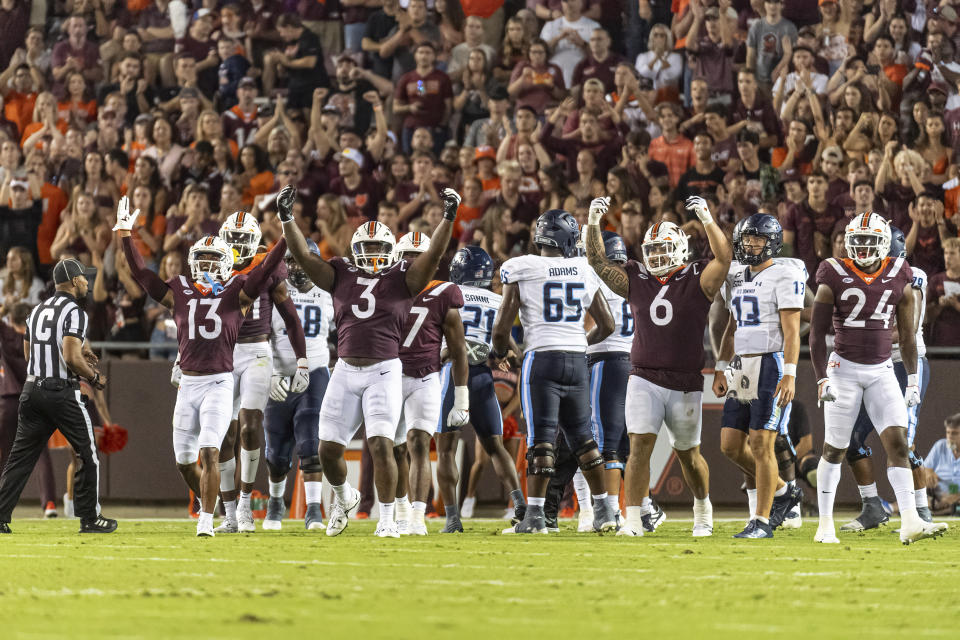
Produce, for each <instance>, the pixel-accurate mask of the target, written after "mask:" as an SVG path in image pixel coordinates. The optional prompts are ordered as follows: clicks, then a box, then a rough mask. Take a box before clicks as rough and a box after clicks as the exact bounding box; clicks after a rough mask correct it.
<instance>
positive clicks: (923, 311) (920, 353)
mask: <svg viewBox="0 0 960 640" xmlns="http://www.w3.org/2000/svg"><path fill="white" fill-rule="evenodd" d="M911 271H913V288H914V289H916V290H917V291H919V292H920V299H919V300H918V301H917V304H918V305H919V306H920V317H919V319H918V320H917V357H918V358H923V357H924V356H926V355H927V344H926V343H925V342H924V341H923V321H924V319H925V318H926V315H927V274H926V272H924V270H923V269H918V268H916V267H911ZM890 357H891V358H892V359H893V361H894V362H901V361H902V360H903V357H902V356H901V355H900V343H899V342H894V343H893V352H892V353H891V356H890Z"/></svg>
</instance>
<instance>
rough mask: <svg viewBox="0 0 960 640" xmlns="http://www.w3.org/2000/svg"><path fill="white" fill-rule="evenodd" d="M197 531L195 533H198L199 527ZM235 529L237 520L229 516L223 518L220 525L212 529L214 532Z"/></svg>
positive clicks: (226, 531) (236, 529) (227, 531)
mask: <svg viewBox="0 0 960 640" xmlns="http://www.w3.org/2000/svg"><path fill="white" fill-rule="evenodd" d="M197 531H198V533H197V535H200V533H199V527H198V529H197ZM237 531H239V529H238V528H237V521H236V520H231V519H229V518H224V519H223V522H221V523H220V526H219V527H217V528H216V529H214V530H213V532H214V533H236V532H237Z"/></svg>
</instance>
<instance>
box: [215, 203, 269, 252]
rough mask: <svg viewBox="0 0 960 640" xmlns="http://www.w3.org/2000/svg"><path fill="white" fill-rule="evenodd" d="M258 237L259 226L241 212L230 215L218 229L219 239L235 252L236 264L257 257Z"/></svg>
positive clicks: (247, 214)
mask: <svg viewBox="0 0 960 640" xmlns="http://www.w3.org/2000/svg"><path fill="white" fill-rule="evenodd" d="M260 237H261V233H260V225H259V224H257V221H256V219H255V218H254V217H253V216H252V215H250V214H249V213H244V212H243V211H237V212H236V213H232V214H230V216H229V217H228V218H227V219H226V220H225V221H224V223H223V225H222V226H221V227H220V239H221V240H223V241H224V242H226V243H227V245H229V246H230V247H231V248H232V249H233V250H234V251H236V261H237V262H246V261H247V260H249V259H251V258H252V257H253V256H255V255H257V247H259V246H260Z"/></svg>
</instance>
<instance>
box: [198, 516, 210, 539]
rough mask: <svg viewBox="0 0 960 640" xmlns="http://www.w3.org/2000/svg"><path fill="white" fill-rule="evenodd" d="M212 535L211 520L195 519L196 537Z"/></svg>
mask: <svg viewBox="0 0 960 640" xmlns="http://www.w3.org/2000/svg"><path fill="white" fill-rule="evenodd" d="M213 536H214V533H213V522H212V521H210V522H206V523H204V522H203V521H202V520H197V537H198V538H212V537H213Z"/></svg>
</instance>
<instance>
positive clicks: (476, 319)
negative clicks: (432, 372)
mask: <svg viewBox="0 0 960 640" xmlns="http://www.w3.org/2000/svg"><path fill="white" fill-rule="evenodd" d="M450 281H451V282H453V283H455V284H457V285H459V286H460V290H461V291H462V292H463V301H464V305H463V307H462V308H461V309H460V319H461V320H462V321H463V331H464V336H465V340H466V347H467V361H468V363H469V365H470V368H469V378H468V381H467V389H468V392H469V394H470V424H471V425H472V426H473V430H474V431H475V432H476V434H477V440H478V441H479V442H480V446H481V447H483V450H484V451H486V453H487V455H489V456H490V461H491V462H492V463H493V470H494V471H495V472H496V473H497V477H498V478H500V482H501V483H502V484H503V486H504V488H506V489H507V491H509V492H510V498H511V499H512V500H513V510H514V517H515V518H516V520H517V521H518V522H519V521H520V520H523V516H524V514H525V513H526V509H527V505H526V501H525V499H524V497H523V491H521V490H520V479H519V478H518V477H517V468H516V465H515V464H514V460H513V457H511V455H510V454H509V453H508V452H507V449H506V447H504V446H503V416H502V415H501V414H500V402H499V400H497V393H496V389H495V387H494V381H493V373H492V372H491V370H490V366H489V364H488V362H489V357H490V348H491V346H492V344H493V321H494V319H495V318H496V316H497V310H498V309H499V308H500V304H501V302H502V298H501V297H500V296H499V295H498V294H496V293H494V292H492V291H490V283H491V282H492V281H493V260H492V259H491V258H490V256H489V255H487V252H486V251H484V250H483V249H481V248H480V247H477V246H467V247H464V248H463V249H460V250H459V251H457V253H456V255H455V256H454V257H453V260H452V261H451V262H450ZM510 349H511V350H512V351H513V352H514V353H519V352H520V348H519V347H517V346H516V344H515V343H513V341H512V338H511V347H510ZM452 371H453V364H452V363H448V364H446V365H445V366H444V368H443V377H442V383H443V389H444V393H443V411H441V413H440V415H441V416H442V415H445V412H446V413H448V412H449V411H450V409H452V408H453V403H454V386H453V385H452V384H450V382H451V374H452ZM459 433H460V428H459V427H457V426H455V425H451V424H450V423H449V421H445V420H440V422H439V424H438V425H437V484H439V485H440V495H441V496H442V497H443V504H444V508H445V509H446V510H447V526H446V527H445V528H444V531H445V532H447V531H448V529H449V530H451V531H456V530H460V531H462V530H463V527H462V525H460V521H459V517H458V518H457V519H456V521H453V519H452V518H451V517H450V509H449V508H448V507H447V505H453V506H454V513H456V505H457V502H458V501H457V482H458V480H459V475H460V474H459V472H458V469H457V461H456V455H457V442H458V440H459Z"/></svg>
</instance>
